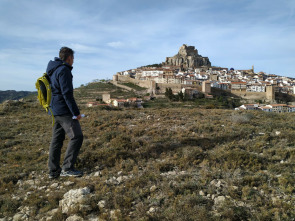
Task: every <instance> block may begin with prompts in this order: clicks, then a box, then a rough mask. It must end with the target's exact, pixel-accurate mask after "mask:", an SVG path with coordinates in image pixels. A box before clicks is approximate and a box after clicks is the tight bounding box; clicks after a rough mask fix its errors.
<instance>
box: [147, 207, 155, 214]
mask: <svg viewBox="0 0 295 221" xmlns="http://www.w3.org/2000/svg"><path fill="white" fill-rule="evenodd" d="M154 212H156V208H155V207H151V208H150V209H149V212H148V213H154Z"/></svg>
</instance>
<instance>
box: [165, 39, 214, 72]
mask: <svg viewBox="0 0 295 221" xmlns="http://www.w3.org/2000/svg"><path fill="white" fill-rule="evenodd" d="M164 64H165V65H171V66H180V67H182V68H184V69H187V68H197V67H202V66H206V67H211V62H210V60H209V58H208V57H203V56H201V55H199V53H198V50H197V49H195V47H194V46H187V45H186V44H184V45H182V46H181V47H180V48H179V51H178V53H177V54H176V55H174V56H173V57H167V58H166V61H165V63H164Z"/></svg>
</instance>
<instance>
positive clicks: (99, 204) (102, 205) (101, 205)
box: [97, 200, 106, 208]
mask: <svg viewBox="0 0 295 221" xmlns="http://www.w3.org/2000/svg"><path fill="white" fill-rule="evenodd" d="M97 205H98V207H99V208H104V207H105V205H106V201H105V200H101V201H99V202H98V203H97Z"/></svg>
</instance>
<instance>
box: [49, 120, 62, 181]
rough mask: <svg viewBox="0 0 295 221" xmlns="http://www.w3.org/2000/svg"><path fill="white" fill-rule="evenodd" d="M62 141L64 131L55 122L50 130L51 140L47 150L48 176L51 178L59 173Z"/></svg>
mask: <svg viewBox="0 0 295 221" xmlns="http://www.w3.org/2000/svg"><path fill="white" fill-rule="evenodd" d="M64 139H65V131H64V129H63V128H62V126H61V125H60V124H59V123H58V121H57V120H56V121H55V124H54V126H53V129H52V140H51V144H50V148H49V161H48V167H49V174H50V175H51V176H52V177H58V176H59V174H60V172H61V168H60V154H61V148H62V145H63V141H64Z"/></svg>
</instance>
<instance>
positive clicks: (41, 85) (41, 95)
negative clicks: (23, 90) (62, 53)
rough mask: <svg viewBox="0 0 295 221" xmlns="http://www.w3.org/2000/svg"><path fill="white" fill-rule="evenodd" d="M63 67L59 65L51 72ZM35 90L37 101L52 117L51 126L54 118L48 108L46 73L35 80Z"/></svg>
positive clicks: (48, 90)
mask: <svg viewBox="0 0 295 221" xmlns="http://www.w3.org/2000/svg"><path fill="white" fill-rule="evenodd" d="M62 65H64V63H63V64H60V65H58V66H57V67H56V68H55V69H54V70H53V72H54V71H55V70H56V69H57V68H59V67H60V66H62ZM35 85H36V89H37V91H38V100H39V102H40V104H41V106H42V107H44V108H45V110H46V112H47V113H48V111H49V110H50V113H51V116H52V125H54V116H53V112H52V110H51V108H50V102H51V86H50V77H49V75H48V74H47V73H44V74H43V76H42V77H40V78H38V79H37V82H36V84H35Z"/></svg>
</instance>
